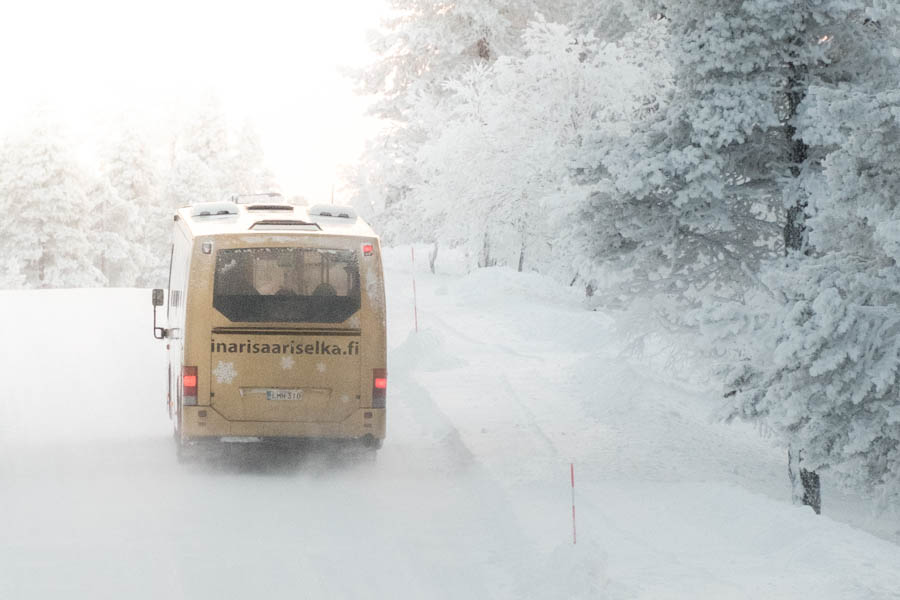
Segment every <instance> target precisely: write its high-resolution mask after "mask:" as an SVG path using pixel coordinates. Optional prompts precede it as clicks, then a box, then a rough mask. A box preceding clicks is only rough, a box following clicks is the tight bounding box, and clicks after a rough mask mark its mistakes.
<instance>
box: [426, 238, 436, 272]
mask: <svg viewBox="0 0 900 600" xmlns="http://www.w3.org/2000/svg"><path fill="white" fill-rule="evenodd" d="M437 255H438V242H435V243H434V247H433V248H432V249H431V252H429V253H428V268H429V269H431V274H432V275H434V263H435V261H436V260H437Z"/></svg>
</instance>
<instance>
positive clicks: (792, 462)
mask: <svg viewBox="0 0 900 600" xmlns="http://www.w3.org/2000/svg"><path fill="white" fill-rule="evenodd" d="M802 462H803V451H802V450H798V451H797V452H796V453H794V451H793V448H791V447H790V446H789V447H788V478H789V479H790V480H791V501H792V502H793V503H794V504H803V505H804V506H810V507H812V509H813V511H815V513H816V514H817V515H820V514H822V487H821V485H820V482H819V475H818V473H816V472H815V471H807V470H806V469H804V468H803V467H802V466H801V463H802ZM798 475H799V477H798Z"/></svg>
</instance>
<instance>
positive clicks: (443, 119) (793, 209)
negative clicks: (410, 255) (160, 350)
mask: <svg viewBox="0 0 900 600" xmlns="http://www.w3.org/2000/svg"><path fill="white" fill-rule="evenodd" d="M390 4H391V5H392V7H393V9H394V12H393V16H392V17H391V18H390V19H388V20H387V21H385V22H384V23H383V24H382V27H381V28H380V29H379V30H378V31H376V32H373V33H372V34H371V40H370V42H371V47H372V50H373V52H374V53H375V56H376V59H375V61H374V62H373V63H372V64H370V65H368V66H366V67H365V68H361V69H359V70H358V71H356V72H355V73H354V77H355V80H356V82H357V84H358V88H359V93H360V94H364V95H366V96H371V97H372V98H373V102H372V108H371V110H372V114H373V115H374V116H376V117H377V118H378V119H380V120H381V122H382V123H383V127H382V130H381V132H380V133H379V134H378V135H377V136H376V137H374V138H373V139H371V140H369V142H368V144H367V148H366V151H365V152H364V154H363V155H362V156H361V157H360V159H359V161H358V162H357V163H356V164H354V165H348V166H347V167H346V170H345V174H344V175H345V182H344V183H345V192H346V194H348V195H349V196H350V197H351V198H352V202H353V204H354V205H355V206H356V207H357V208H358V210H359V211H360V212H361V213H362V214H363V215H364V216H365V217H366V218H367V219H368V220H370V221H371V222H372V224H373V225H374V227H375V228H376V230H377V231H379V233H380V234H381V235H382V237H383V240H384V242H385V244H386V245H394V244H397V245H399V244H406V243H414V242H418V243H422V242H424V243H428V244H430V245H431V247H432V256H431V261H432V264H433V266H434V268H438V269H439V268H440V264H441V256H442V254H441V252H442V249H446V248H461V249H462V250H464V251H465V254H466V256H467V258H468V262H469V267H470V268H472V269H477V268H480V267H488V266H506V267H509V268H511V269H515V270H518V271H528V272H538V273H542V274H547V275H551V276H552V277H554V278H556V279H557V280H558V281H559V283H560V284H561V285H565V286H573V287H576V288H577V289H578V290H583V294H584V297H585V306H586V308H588V309H590V308H601V307H602V308H603V309H604V310H616V311H620V312H621V313H622V314H623V315H625V316H626V317H625V318H627V320H628V322H629V323H630V324H632V327H631V329H630V330H629V335H631V336H633V337H634V343H635V345H639V344H640V343H642V342H645V341H647V340H648V339H649V338H663V339H664V340H665V343H666V345H667V348H668V354H669V356H670V360H672V361H677V362H681V361H689V362H690V363H691V364H693V365H701V366H702V367H703V368H704V370H705V372H706V374H707V377H708V378H709V379H710V381H713V382H715V384H714V385H712V386H710V387H711V389H713V390H714V391H713V392H710V393H713V394H715V395H716V396H717V397H718V398H719V399H720V404H721V407H722V408H721V412H720V414H718V415H717V417H718V418H721V419H725V420H731V419H744V420H750V421H754V422H757V423H759V424H760V426H761V429H762V430H764V431H765V432H767V433H768V434H769V435H772V436H773V437H774V438H775V439H776V440H777V441H778V442H779V443H783V444H784V445H785V446H786V447H790V448H791V449H792V451H793V455H794V456H797V457H799V460H800V461H801V465H802V468H803V469H805V470H807V471H809V472H817V473H822V474H823V476H824V477H829V478H831V479H833V480H836V481H841V482H842V483H843V484H844V485H847V486H849V487H851V488H853V489H855V490H858V491H865V492H868V493H870V494H873V495H874V496H875V497H876V498H878V499H879V500H880V501H881V502H883V503H889V502H892V501H893V502H896V501H897V500H900V381H898V376H900V373H898V368H900V304H898V300H900V271H898V266H897V261H898V260H900V207H898V198H900V196H898V194H900V174H898V171H897V169H896V164H897V157H898V153H900V35H898V34H900V9H898V7H897V6H896V5H895V4H896V3H895V2H892V1H891V0H819V1H817V2H798V1H796V0H746V1H744V2H740V3H736V2H729V1H727V0H683V1H681V2H677V3H667V2H663V1H662V0H658V1H653V0H603V1H598V0H593V1H590V0H552V1H550V0H491V1H490V2H488V1H485V0H459V1H457V2H452V3H451V2H431V1H423V0H392V1H391V2H390ZM160 135H162V134H160ZM157 137H159V135H158V136H157ZM163 137H165V142H164V143H159V142H158V140H157V141H156V142H151V141H149V140H147V139H144V138H142V137H141V135H140V134H139V133H137V132H135V131H131V130H129V129H127V128H124V129H122V130H121V132H120V135H119V136H118V137H117V138H116V139H109V140H106V144H105V147H103V148H101V149H99V150H98V151H97V155H96V156H94V157H92V158H93V159H94V162H93V163H92V165H95V166H91V167H87V166H85V165H86V162H87V161H84V160H83V158H82V157H81V156H79V155H78V153H77V152H76V151H75V149H74V146H73V144H72V143H71V142H70V141H67V138H66V136H65V135H64V132H63V131H62V130H61V128H60V127H58V126H56V125H54V124H52V123H48V122H47V121H46V120H45V119H41V118H35V119H34V120H33V122H26V123H23V124H22V125H21V127H20V128H19V131H16V132H14V133H11V134H10V135H8V136H7V137H6V138H5V139H3V140H2V142H0V203H2V206H3V209H4V214H5V215H6V217H5V219H4V221H3V222H2V224H0V260H2V261H3V263H4V266H3V270H2V274H0V287H3V288H57V287H96V286H113V287H152V286H162V285H164V282H165V277H166V269H167V266H168V238H169V222H170V219H171V213H172V209H173V208H174V207H177V206H182V205H186V204H190V203H192V202H198V201H208V200H218V199H220V198H221V197H222V196H223V194H227V193H244V192H257V191H265V190H271V189H273V188H276V187H277V182H276V181H275V180H274V177H273V175H272V174H271V173H270V172H269V171H268V170H267V169H266V167H265V162H264V156H263V148H262V145H261V142H260V140H259V138H258V136H257V135H256V134H255V132H254V131H253V129H252V127H250V126H246V127H243V128H241V127H237V128H236V127H234V124H232V123H228V122H227V119H226V118H225V117H224V116H223V114H222V112H221V111H219V110H218V109H217V107H216V106H215V104H211V105H209V106H208V107H207V108H206V109H204V110H200V111H197V113H196V114H194V115H192V116H191V118H189V119H186V120H185V122H184V123H182V124H180V126H179V127H178V128H177V130H176V131H172V132H168V133H165V135H164V136H163Z"/></svg>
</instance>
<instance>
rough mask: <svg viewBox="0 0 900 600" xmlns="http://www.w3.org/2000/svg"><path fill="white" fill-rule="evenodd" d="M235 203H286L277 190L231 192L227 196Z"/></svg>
mask: <svg viewBox="0 0 900 600" xmlns="http://www.w3.org/2000/svg"><path fill="white" fill-rule="evenodd" d="M228 199H229V200H231V201H232V202H234V203H235V204H287V202H286V201H285V199H284V197H282V195H281V194H279V193H278V192H261V193H258V194H232V195H231V196H229V197H228Z"/></svg>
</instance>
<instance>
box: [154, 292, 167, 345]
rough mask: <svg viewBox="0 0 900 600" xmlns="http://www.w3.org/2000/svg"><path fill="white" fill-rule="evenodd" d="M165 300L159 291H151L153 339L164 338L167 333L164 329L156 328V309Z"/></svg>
mask: <svg viewBox="0 0 900 600" xmlns="http://www.w3.org/2000/svg"><path fill="white" fill-rule="evenodd" d="M164 299H165V293H164V292H163V291H162V290H161V289H158V288H157V289H155V290H153V337H155V338H156V339H158V340H161V339H163V338H165V337H166V336H167V335H168V334H169V331H168V330H167V329H166V328H165V327H158V326H157V325H156V309H157V307H159V306H162V305H163V301H164Z"/></svg>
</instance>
